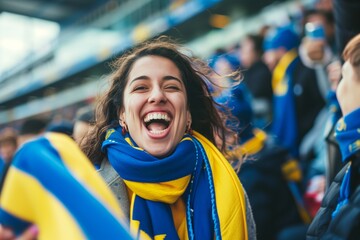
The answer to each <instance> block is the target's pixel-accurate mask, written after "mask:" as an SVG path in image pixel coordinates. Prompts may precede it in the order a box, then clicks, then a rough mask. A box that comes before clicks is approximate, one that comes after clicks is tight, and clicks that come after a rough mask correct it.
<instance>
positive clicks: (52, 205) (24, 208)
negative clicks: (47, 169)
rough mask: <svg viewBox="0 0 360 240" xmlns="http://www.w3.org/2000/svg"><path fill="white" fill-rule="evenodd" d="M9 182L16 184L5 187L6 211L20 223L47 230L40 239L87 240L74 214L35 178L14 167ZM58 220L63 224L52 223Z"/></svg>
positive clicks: (4, 202)
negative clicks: (25, 222)
mask: <svg viewBox="0 0 360 240" xmlns="http://www.w3.org/2000/svg"><path fill="white" fill-rule="evenodd" d="M35 160H36V159H34V161H35ZM6 181H9V182H11V183H12V184H11V185H10V184H5V185H4V189H3V191H2V196H6V197H5V198H4V197H2V198H1V206H2V208H4V209H6V210H7V211H8V212H9V213H11V214H13V215H14V216H16V217H18V218H20V219H24V220H26V221H29V222H36V223H37V226H38V228H39V229H46V231H40V232H39V236H38V239H54V236H56V239H74V240H75V239H85V236H84V235H83V233H82V231H81V228H80V227H79V226H78V225H77V223H76V221H74V219H73V217H72V216H71V213H69V212H68V211H67V209H66V208H65V207H64V206H63V205H62V204H61V203H60V202H59V201H58V200H57V198H55V197H54V196H53V195H52V194H50V193H49V192H48V191H46V189H44V188H43V187H42V185H40V184H39V182H38V181H37V180H36V179H34V178H33V177H32V176H30V175H28V174H26V173H24V172H22V171H20V170H18V169H17V168H15V167H11V168H10V169H9V171H8V174H7V175H6ZM24 183H26V184H24ZM59 184H61V183H59ZM30 196H32V197H30ZM24 199H26V201H24ZM39 203H41V204H39ZM44 209H52V211H44ZM35 213H36V214H35ZM55 216H56V217H55ZM54 218H56V219H61V222H58V224H54V222H53V221H49V219H54Z"/></svg>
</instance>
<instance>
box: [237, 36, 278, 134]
mask: <svg viewBox="0 0 360 240" xmlns="http://www.w3.org/2000/svg"><path fill="white" fill-rule="evenodd" d="M262 55H263V37H261V36H260V35H253V34H249V35H247V36H246V37H245V38H244V39H243V40H242V41H241V48H240V59H241V66H242V68H243V70H244V71H243V75H244V78H243V81H244V83H245V84H246V86H247V87H248V89H249V90H250V92H251V94H252V96H253V102H252V107H253V109H254V114H255V115H254V121H255V122H254V125H255V126H257V127H260V128H262V129H263V128H264V127H265V126H266V125H267V124H269V122H270V120H271V109H272V107H271V105H272V97H273V96H272V88H271V72H270V71H269V69H268V68H267V66H266V65H265V63H264V62H263V61H262V59H261V58H262Z"/></svg>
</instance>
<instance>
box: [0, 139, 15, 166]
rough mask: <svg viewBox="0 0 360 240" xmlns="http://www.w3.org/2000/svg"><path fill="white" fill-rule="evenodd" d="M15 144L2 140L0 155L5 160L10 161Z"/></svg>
mask: <svg viewBox="0 0 360 240" xmlns="http://www.w3.org/2000/svg"><path fill="white" fill-rule="evenodd" d="M16 149H17V146H16V144H14V143H12V142H8V141H4V142H2V143H1V144H0V156H1V158H2V159H3V160H4V161H5V162H10V161H11V159H12V158H13V156H14V154H15V152H16Z"/></svg>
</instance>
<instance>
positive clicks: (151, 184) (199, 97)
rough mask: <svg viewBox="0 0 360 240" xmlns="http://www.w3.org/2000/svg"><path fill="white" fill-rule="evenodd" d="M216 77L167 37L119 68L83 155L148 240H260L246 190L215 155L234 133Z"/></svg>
mask: <svg viewBox="0 0 360 240" xmlns="http://www.w3.org/2000/svg"><path fill="white" fill-rule="evenodd" d="M207 73H208V68H206V67H205V64H204V63H202V62H201V61H200V60H194V59H193V58H192V57H189V56H188V55H187V54H185V53H184V51H183V49H180V47H179V46H178V45H176V44H175V43H172V42H171V41H169V40H168V39H165V38H159V39H157V40H153V41H150V42H147V43H145V44H142V45H141V46H138V47H137V48H135V49H133V50H132V51H130V52H128V53H126V54H125V55H124V56H122V57H121V58H120V59H118V60H117V61H116V63H115V71H114V73H113V74H112V76H111V83H110V88H109V90H108V91H107V92H106V93H105V94H104V96H103V97H102V98H101V99H100V102H99V104H98V108H97V115H96V122H97V123H96V126H95V128H94V130H93V131H92V132H91V133H90V135H89V136H88V137H87V138H86V142H84V143H83V144H82V149H83V151H84V152H85V153H86V154H87V155H88V157H89V158H90V159H91V161H92V162H93V163H94V164H98V165H99V167H100V169H99V172H100V174H101V175H102V176H103V177H104V179H105V180H106V181H107V182H108V184H109V186H110V187H111V189H112V190H113V191H114V193H115V194H116V195H117V198H118V200H119V203H120V205H121V207H122V209H123V211H124V212H125V213H126V214H127V216H128V217H129V221H130V229H131V231H132V233H134V234H135V235H136V236H138V237H140V238H143V239H158V238H159V237H160V238H161V239H163V238H165V239H255V238H256V237H255V226H254V222H253V221H252V216H251V210H250V206H249V204H248V202H247V198H246V195H245V192H244V190H243V188H242V185H241V184H240V182H239V180H238V178H237V175H236V174H235V172H234V171H233V169H232V168H231V165H230V164H229V163H228V162H227V161H226V159H225V158H224V156H223V155H222V154H221V152H220V151H219V150H218V149H217V148H216V147H215V146H214V141H215V140H214V135H215V134H217V135H220V136H224V132H225V131H226V129H225V127H224V125H223V122H224V121H223V119H222V117H221V116H220V115H219V113H218V112H217V110H216V108H215V106H214V102H213V100H212V98H211V97H210V94H209V91H208V88H207V84H206V81H207V79H208V78H207ZM223 140H224V139H223ZM222 147H223V149H225V147H226V146H225V141H224V144H223V146H222Z"/></svg>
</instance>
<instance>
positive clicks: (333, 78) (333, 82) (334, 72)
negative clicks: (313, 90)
mask: <svg viewBox="0 0 360 240" xmlns="http://www.w3.org/2000/svg"><path fill="white" fill-rule="evenodd" d="M326 70H327V73H328V76H329V82H330V87H331V90H333V91H336V89H337V86H338V85H339V82H340V79H341V63H340V61H338V60H337V61H334V62H332V63H330V64H329V65H328V67H327V69H326Z"/></svg>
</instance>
